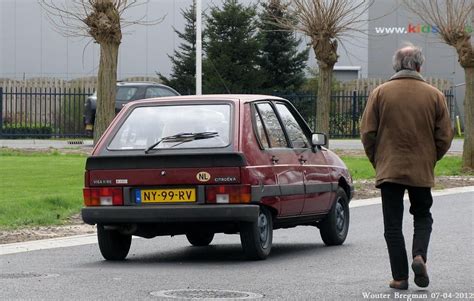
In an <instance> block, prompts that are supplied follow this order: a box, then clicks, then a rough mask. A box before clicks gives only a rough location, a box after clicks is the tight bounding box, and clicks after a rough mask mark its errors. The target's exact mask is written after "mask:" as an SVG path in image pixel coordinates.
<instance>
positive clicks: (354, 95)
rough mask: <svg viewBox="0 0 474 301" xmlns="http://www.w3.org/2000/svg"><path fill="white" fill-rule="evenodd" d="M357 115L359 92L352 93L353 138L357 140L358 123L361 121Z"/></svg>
mask: <svg viewBox="0 0 474 301" xmlns="http://www.w3.org/2000/svg"><path fill="white" fill-rule="evenodd" d="M357 115H359V114H358V113H357V91H353V92H352V138H355V137H356V135H357V133H356V121H357V120H358V119H359V118H358V116H357Z"/></svg>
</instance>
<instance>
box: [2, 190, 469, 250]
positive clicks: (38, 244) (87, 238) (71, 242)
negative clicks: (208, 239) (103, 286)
mask: <svg viewBox="0 0 474 301" xmlns="http://www.w3.org/2000/svg"><path fill="white" fill-rule="evenodd" d="M469 192H470V193H472V192H474V186H466V187H457V188H449V189H444V190H440V191H433V193H432V194H433V196H434V197H436V196H443V195H450V194H458V193H469ZM380 203H381V198H379V197H378V198H371V199H365V200H354V201H352V202H351V204H350V206H349V207H350V208H357V207H365V206H370V205H376V204H380ZM134 238H135V237H134ZM96 243H97V236H96V234H85V235H76V236H68V237H61V238H51V239H43V240H33V241H27V242H17V243H11V244H4V245H0V256H1V255H7V254H15V253H22V252H30V251H38V250H47V249H55V248H65V247H74V246H82V245H88V244H96Z"/></svg>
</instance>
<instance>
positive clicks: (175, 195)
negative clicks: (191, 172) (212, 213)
mask: <svg viewBox="0 0 474 301" xmlns="http://www.w3.org/2000/svg"><path fill="white" fill-rule="evenodd" d="M135 201H136V203H182V202H195V201H196V189H194V188H176V189H138V190H136V192H135Z"/></svg>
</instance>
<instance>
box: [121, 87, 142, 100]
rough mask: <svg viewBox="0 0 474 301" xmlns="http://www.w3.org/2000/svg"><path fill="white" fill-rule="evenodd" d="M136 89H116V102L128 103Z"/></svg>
mask: <svg viewBox="0 0 474 301" xmlns="http://www.w3.org/2000/svg"><path fill="white" fill-rule="evenodd" d="M137 90H138V88H136V87H127V86H123V87H118V88H117V96H116V98H117V100H119V101H130V100H132V99H133V97H134V96H135V93H136V92H137Z"/></svg>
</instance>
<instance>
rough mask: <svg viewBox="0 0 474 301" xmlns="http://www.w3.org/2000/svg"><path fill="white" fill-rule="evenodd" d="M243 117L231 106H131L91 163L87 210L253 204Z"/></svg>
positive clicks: (101, 145)
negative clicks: (242, 149) (240, 140)
mask: <svg viewBox="0 0 474 301" xmlns="http://www.w3.org/2000/svg"><path fill="white" fill-rule="evenodd" d="M237 110H238V109H237V108H236V106H235V105H234V104H233V103H232V102H224V101H223V102H218V101H207V102H202V101H199V102H194V103H188V102H184V103H181V102H173V101H170V102H166V101H163V102H161V101H160V102H159V103H158V104H156V103H155V104H148V103H144V102H143V103H137V104H135V105H132V106H130V107H128V108H127V111H125V112H124V114H120V115H119V120H120V122H117V123H116V125H115V126H114V128H113V129H112V130H111V131H108V132H107V136H106V138H105V139H103V140H104V141H103V143H99V146H98V148H99V149H98V151H97V152H94V155H93V156H92V157H90V158H88V160H87V164H86V179H85V180H86V188H85V190H84V198H85V201H86V205H88V202H87V200H90V202H89V205H93V206H97V205H103V204H108V205H132V206H133V205H146V204H168V203H173V204H174V203H196V204H204V203H239V202H243V201H242V200H244V201H245V202H249V201H250V199H249V196H250V186H245V185H241V184H242V183H241V175H240V168H241V167H242V166H244V165H246V161H245V158H244V156H243V155H242V154H241V153H238V152H236V151H235V149H237V147H236V145H235V140H236V139H235V136H236V134H234V132H236V131H238V130H237V129H238V126H235V122H236V120H238V117H237V116H238V112H237ZM109 188H110V189H109ZM101 199H102V201H101ZM102 203H103V204H102Z"/></svg>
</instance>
